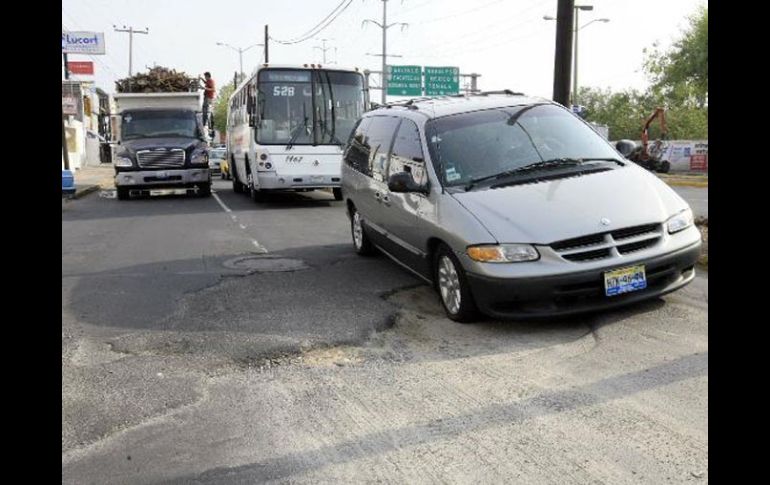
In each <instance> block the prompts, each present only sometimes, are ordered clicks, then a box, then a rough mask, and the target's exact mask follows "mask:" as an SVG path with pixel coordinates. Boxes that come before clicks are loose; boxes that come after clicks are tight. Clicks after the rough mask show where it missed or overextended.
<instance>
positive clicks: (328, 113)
mask: <svg viewBox="0 0 770 485" xmlns="http://www.w3.org/2000/svg"><path fill="white" fill-rule="evenodd" d="M258 83H259V84H258V92H259V98H258V99H259V106H258V114H259V127H258V129H257V143H260V144H266V145H286V144H289V143H290V142H291V144H293V145H329V144H338V145H342V144H344V143H345V142H346V141H347V139H348V137H349V136H350V132H351V130H352V129H353V125H354V124H355V122H356V120H358V118H359V117H360V116H361V115H362V114H363V112H364V86H363V76H362V75H361V74H358V73H354V72H344V71H327V70H313V71H311V70H289V69H264V70H262V71H260V73H259V80H258Z"/></svg>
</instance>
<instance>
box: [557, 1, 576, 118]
mask: <svg viewBox="0 0 770 485" xmlns="http://www.w3.org/2000/svg"><path fill="white" fill-rule="evenodd" d="M574 15H575V0H559V4H558V7H557V11H556V53H555V58H554V66H553V100H554V101H556V102H557V103H560V104H562V105H564V106H568V105H569V98H570V96H569V94H570V70H571V69H570V68H571V67H572V37H573V35H572V34H573V33H572V28H573V27H572V24H573V21H574V19H573V16H574Z"/></svg>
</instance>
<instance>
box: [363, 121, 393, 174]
mask: <svg viewBox="0 0 770 485" xmlns="http://www.w3.org/2000/svg"><path fill="white" fill-rule="evenodd" d="M371 120H372V123H371V125H369V129H368V131H367V138H368V140H369V146H370V147H371V154H370V155H369V170H370V173H371V176H372V178H373V179H374V180H377V181H379V182H384V181H385V172H386V170H387V164H388V156H389V155H390V146H391V143H392V142H393V135H394V134H395V131H396V128H397V127H398V122H399V119H398V118H393V117H390V116H374V117H372V118H371Z"/></svg>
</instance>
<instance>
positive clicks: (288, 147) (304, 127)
mask: <svg viewBox="0 0 770 485" xmlns="http://www.w3.org/2000/svg"><path fill="white" fill-rule="evenodd" d="M303 131H304V132H307V115H306V116H305V119H304V121H303V122H302V126H298V127H297V128H295V129H294V133H293V134H292V135H291V138H290V139H289V143H287V144H286V151H289V150H291V148H292V147H293V146H294V142H295V141H297V138H299V134H300V133H302V132H303Z"/></svg>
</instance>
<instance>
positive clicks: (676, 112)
mask: <svg viewBox="0 0 770 485" xmlns="http://www.w3.org/2000/svg"><path fill="white" fill-rule="evenodd" d="M580 102H581V103H582V104H583V105H584V106H585V108H586V120H588V121H592V122H594V123H601V124H605V125H607V126H609V128H610V133H609V137H610V140H620V139H623V138H627V139H631V140H639V139H640V137H641V133H642V127H643V125H644V122H645V120H646V119H647V118H648V117H649V116H650V115H651V114H652V113H653V112H654V111H655V108H656V107H658V106H666V120H667V126H668V138H669V139H672V140H702V139H708V110H707V109H705V108H699V107H697V106H690V105H682V104H666V102H665V99H664V98H663V97H662V96H661V95H659V94H653V93H652V92H651V91H648V92H645V93H641V92H639V91H636V90H626V91H621V92H616V93H613V92H612V91H610V90H609V89H606V90H601V89H596V88H589V87H583V88H581V89H580ZM649 135H650V138H651V139H655V138H658V137H659V136H660V125H659V124H657V123H655V124H653V125H651V126H650V131H649Z"/></svg>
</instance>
